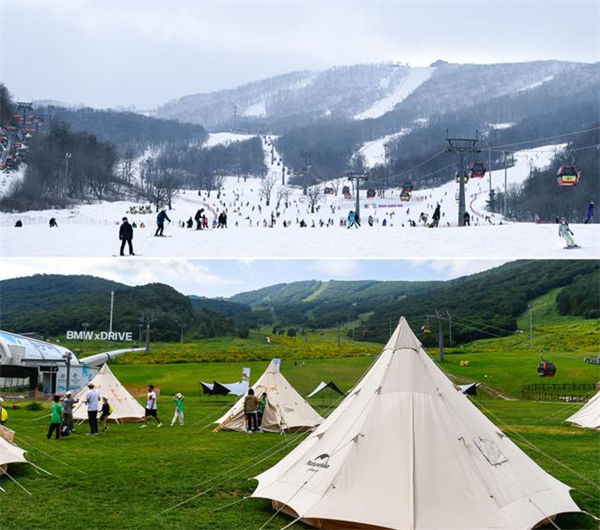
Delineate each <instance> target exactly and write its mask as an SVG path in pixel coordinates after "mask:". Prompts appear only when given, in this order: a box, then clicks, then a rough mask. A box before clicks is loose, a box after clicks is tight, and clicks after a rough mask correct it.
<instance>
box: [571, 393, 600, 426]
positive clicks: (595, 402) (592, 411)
mask: <svg viewBox="0 0 600 530" xmlns="http://www.w3.org/2000/svg"><path fill="white" fill-rule="evenodd" d="M565 421H568V422H570V423H573V424H574V425H577V426H579V427H584V428H586V429H600V391H599V392H597V393H596V395H595V396H594V397H593V398H592V399H590V400H589V401H588V402H587V403H586V404H585V405H584V406H583V407H581V408H580V409H579V410H578V411H577V412H576V413H575V414H573V415H572V416H569V417H568V418H567V419H566V420H565Z"/></svg>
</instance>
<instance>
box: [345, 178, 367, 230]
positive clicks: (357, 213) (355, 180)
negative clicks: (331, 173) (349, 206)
mask: <svg viewBox="0 0 600 530" xmlns="http://www.w3.org/2000/svg"><path fill="white" fill-rule="evenodd" d="M346 176H347V177H348V180H353V181H354V182H355V186H354V189H355V190H356V206H355V212H354V213H355V215H356V218H357V219H358V222H359V223H360V191H359V190H360V181H361V180H364V181H365V182H366V181H367V180H369V177H368V176H367V173H365V172H364V171H350V172H348V173H346Z"/></svg>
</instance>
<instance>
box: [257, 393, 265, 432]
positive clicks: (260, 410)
mask: <svg viewBox="0 0 600 530" xmlns="http://www.w3.org/2000/svg"><path fill="white" fill-rule="evenodd" d="M266 408H267V393H266V392H263V393H262V395H261V396H260V399H259V400H258V405H257V407H256V415H257V418H256V419H257V424H258V428H260V426H261V425H262V420H263V416H264V415H265V409H266Z"/></svg>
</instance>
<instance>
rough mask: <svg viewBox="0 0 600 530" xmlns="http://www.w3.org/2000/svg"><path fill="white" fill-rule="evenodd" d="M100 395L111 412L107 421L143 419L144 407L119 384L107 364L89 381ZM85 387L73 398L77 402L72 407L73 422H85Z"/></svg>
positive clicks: (86, 389) (86, 417) (86, 416)
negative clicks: (106, 400)
mask: <svg viewBox="0 0 600 530" xmlns="http://www.w3.org/2000/svg"><path fill="white" fill-rule="evenodd" d="M90 382H91V383H93V384H94V387H95V388H96V390H97V391H98V393H99V394H100V398H102V397H107V398H108V403H109V404H110V405H111V407H112V409H113V411H112V413H111V415H110V416H109V417H108V419H109V420H112V421H115V422H117V423H119V422H123V421H127V422H130V421H142V420H143V419H144V412H145V411H144V407H142V406H141V405H140V404H139V403H138V402H137V400H136V399H135V398H134V397H133V396H132V395H131V394H130V393H129V392H127V389H126V388H125V387H124V386H123V385H122V384H121V383H120V382H119V380H118V379H117V378H116V377H115V375H114V374H113V373H112V371H111V369H110V368H109V367H108V365H107V364H105V365H104V366H102V368H100V371H99V372H98V373H97V374H96V377H94V379H92V380H91V381H90ZM87 391H88V388H87V387H84V388H82V389H81V390H80V391H79V392H78V393H77V395H76V396H75V399H76V400H79V403H77V404H76V405H75V406H74V407H73V419H74V420H75V421H87V419H88V415H87V405H86V404H85V394H86V392H87Z"/></svg>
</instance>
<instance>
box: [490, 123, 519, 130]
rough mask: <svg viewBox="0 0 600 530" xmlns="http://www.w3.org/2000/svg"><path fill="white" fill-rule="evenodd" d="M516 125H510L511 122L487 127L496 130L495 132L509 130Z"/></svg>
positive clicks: (491, 124) (492, 124)
mask: <svg viewBox="0 0 600 530" xmlns="http://www.w3.org/2000/svg"><path fill="white" fill-rule="evenodd" d="M515 125H516V124H515V123H512V122H505V123H490V124H489V126H490V127H491V128H492V129H496V130H499V131H501V130H503V129H510V128H511V127H514V126H515Z"/></svg>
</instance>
